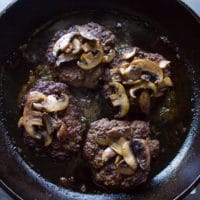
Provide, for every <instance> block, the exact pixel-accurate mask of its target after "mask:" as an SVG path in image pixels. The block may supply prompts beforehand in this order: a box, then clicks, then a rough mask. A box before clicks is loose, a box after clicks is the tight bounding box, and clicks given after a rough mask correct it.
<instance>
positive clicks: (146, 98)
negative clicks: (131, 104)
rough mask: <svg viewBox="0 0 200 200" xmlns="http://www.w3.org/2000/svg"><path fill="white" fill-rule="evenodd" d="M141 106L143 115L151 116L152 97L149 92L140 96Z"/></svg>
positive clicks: (143, 92) (145, 91)
mask: <svg viewBox="0 0 200 200" xmlns="http://www.w3.org/2000/svg"><path fill="white" fill-rule="evenodd" d="M138 102H139V106H140V109H141V111H142V112H143V113H146V114H149V111H150V108H151V96H150V94H149V92H148V91H147V90H143V91H142V92H141V94H140V96H139V100H138Z"/></svg>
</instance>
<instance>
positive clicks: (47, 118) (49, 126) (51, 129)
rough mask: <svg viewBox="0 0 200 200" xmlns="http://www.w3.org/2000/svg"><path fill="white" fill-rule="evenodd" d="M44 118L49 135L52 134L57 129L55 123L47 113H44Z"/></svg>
mask: <svg viewBox="0 0 200 200" xmlns="http://www.w3.org/2000/svg"><path fill="white" fill-rule="evenodd" d="M42 119H43V121H44V124H45V126H46V131H47V133H48V134H49V135H52V134H53V132H54V131H55V128H54V127H53V124H52V122H51V121H52V120H51V117H50V116H49V115H48V114H47V113H44V114H43V116H42Z"/></svg>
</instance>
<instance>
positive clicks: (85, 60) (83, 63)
mask: <svg viewBox="0 0 200 200" xmlns="http://www.w3.org/2000/svg"><path fill="white" fill-rule="evenodd" d="M103 56H104V52H103V50H102V48H100V49H98V50H97V53H96V54H95V55H94V54H93V53H92V52H88V53H83V54H82V55H81V58H80V61H78V62H77V65H78V66H79V67H80V68H81V69H83V70H90V69H93V68H94V67H96V66H97V65H99V64H100V63H101V61H102V59H103Z"/></svg>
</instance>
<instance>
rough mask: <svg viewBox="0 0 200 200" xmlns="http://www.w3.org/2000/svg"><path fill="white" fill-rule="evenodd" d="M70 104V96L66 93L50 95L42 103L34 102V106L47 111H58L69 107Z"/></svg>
mask: <svg viewBox="0 0 200 200" xmlns="http://www.w3.org/2000/svg"><path fill="white" fill-rule="evenodd" d="M68 104H69V97H68V95H66V94H61V95H60V97H58V96H57V95H48V96H47V98H46V101H43V102H41V103H33V107H34V108H35V109H37V110H45V111H47V112H58V111H62V110H64V109H65V108H67V106H68Z"/></svg>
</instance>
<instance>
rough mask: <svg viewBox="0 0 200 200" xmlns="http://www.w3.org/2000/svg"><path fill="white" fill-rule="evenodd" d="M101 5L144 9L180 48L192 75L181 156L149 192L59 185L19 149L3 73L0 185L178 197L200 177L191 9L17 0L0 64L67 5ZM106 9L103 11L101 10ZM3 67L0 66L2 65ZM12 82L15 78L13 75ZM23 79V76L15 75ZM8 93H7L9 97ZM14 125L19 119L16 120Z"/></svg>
mask: <svg viewBox="0 0 200 200" xmlns="http://www.w3.org/2000/svg"><path fill="white" fill-rule="evenodd" d="M72 9H75V10H78V9H85V10H86V9H87V10H91V9H98V10H107V9H108V10H118V11H120V12H123V13H131V12H133V11H135V12H138V13H140V14H142V15H143V14H144V15H145V16H146V18H147V19H151V20H152V21H155V22H156V23H157V24H159V25H160V26H162V28H163V29H164V30H165V31H166V33H167V35H168V36H169V37H170V38H171V39H172V40H173V41H176V42H177V44H178V46H179V47H180V50H179V54H180V55H181V57H182V58H184V62H185V63H186V65H187V67H188V68H187V72H188V74H189V76H190V80H191V85H192V89H191V99H192V113H193V114H192V120H191V124H190V130H189V132H188V136H187V138H186V140H185V141H184V144H183V145H182V147H181V149H180V151H179V153H178V154H177V156H176V157H175V158H174V159H173V160H172V162H170V163H169V165H168V166H167V167H166V168H165V169H164V170H163V171H162V172H160V173H159V174H157V175H156V176H155V177H154V178H153V179H152V180H151V181H150V183H149V184H148V185H147V186H146V188H145V191H138V192H137V191H136V192H134V194H131V195H130V194H122V193H120V194H95V195H94V194H81V193H78V192H73V191H70V190H67V189H64V188H62V187H58V186H56V185H54V184H52V183H51V182H48V181H47V180H45V179H44V178H43V177H40V176H39V175H38V174H37V173H36V172H35V171H34V170H32V169H31V167H30V166H29V165H28V164H27V163H26V162H25V161H24V160H23V159H22V157H21V156H20V155H19V154H18V153H17V151H16V149H15V147H14V145H13V142H12V141H11V139H10V138H11V137H10V136H9V135H11V134H12V130H10V129H9V126H7V124H9V123H10V124H12V123H15V122H14V121H13V120H12V118H9V119H6V116H7V115H6V113H8V112H9V109H7V108H8V104H9V103H12V102H15V98H16V96H14V95H13V93H12V88H7V89H5V88H6V87H5V84H6V82H5V81H4V77H3V75H1V85H0V92H1V94H0V134H1V137H0V160H1V162H0V176H1V185H2V186H4V187H5V188H7V189H8V190H9V191H10V192H11V193H12V194H13V195H14V196H15V197H16V198H19V199H20V198H22V199H88V200H90V199H97V200H98V199H103V200H104V199H135V200H140V199H141V200H142V199H149V200H155V199H165V200H167V199H170V200H171V199H177V198H179V197H181V196H182V195H183V194H184V193H185V192H186V191H187V190H188V189H189V188H190V187H191V186H192V185H194V183H196V182H197V180H198V179H199V176H200V156H199V154H200V134H199V132H200V106H199V105H200V90H199V88H200V78H199V77H200V46H199V45H200V37H199V36H200V24H199V23H198V22H197V20H196V19H195V18H194V17H193V16H192V14H191V13H190V12H189V11H188V10H187V9H186V8H184V7H183V6H182V5H181V4H180V3H178V2H176V1H174V0H164V1H162V0H160V1H158V0H155V1H145V0H144V1H142V0H138V1H136V0H135V1H131V0H130V1H129V0H126V1H125V0H124V1H120V0H101V1H91V0H85V1H82V0H77V1H67V0H57V1H50V0H42V1H39V0H38V1H37V0H30V1H25V0H21V1H17V2H16V3H15V4H14V5H13V6H12V7H10V8H9V9H8V10H7V11H6V12H5V13H4V14H2V16H1V18H0V27H1V31H0V47H1V48H0V63H3V62H4V61H5V59H6V58H7V56H8V55H9V54H10V53H11V52H13V50H15V49H16V48H17V47H18V46H19V45H20V44H22V43H23V41H25V40H26V39H27V38H28V37H29V36H30V34H31V33H33V32H34V31H35V29H36V28H37V27H39V26H40V25H42V24H43V23H45V22H47V21H48V20H50V19H52V18H53V17H54V16H59V15H61V14H62V13H66V12H67V11H69V10H72ZM102 14H103V12H102ZM1 70H3V69H2V65H1ZM10 81H12V80H10ZM14 81H16V82H18V81H20V77H16V79H15V80H14ZM5 97H6V98H5ZM14 125H15V124H14Z"/></svg>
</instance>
